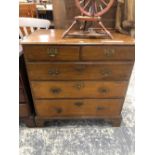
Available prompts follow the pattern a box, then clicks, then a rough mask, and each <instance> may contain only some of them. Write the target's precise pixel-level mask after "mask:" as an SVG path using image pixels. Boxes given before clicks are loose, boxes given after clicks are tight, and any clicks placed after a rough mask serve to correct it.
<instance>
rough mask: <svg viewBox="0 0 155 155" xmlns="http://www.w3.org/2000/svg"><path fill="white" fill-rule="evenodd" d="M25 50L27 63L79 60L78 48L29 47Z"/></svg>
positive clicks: (25, 47)
mask: <svg viewBox="0 0 155 155" xmlns="http://www.w3.org/2000/svg"><path fill="white" fill-rule="evenodd" d="M23 48H24V54H25V58H26V60H27V61H59V60H61V61H72V60H79V47H78V46H49V45H28V46H24V47H23Z"/></svg>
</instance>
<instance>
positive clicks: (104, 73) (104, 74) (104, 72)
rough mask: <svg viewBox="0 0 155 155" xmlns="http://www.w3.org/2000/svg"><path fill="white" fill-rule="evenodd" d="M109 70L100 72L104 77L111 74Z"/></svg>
mask: <svg viewBox="0 0 155 155" xmlns="http://www.w3.org/2000/svg"><path fill="white" fill-rule="evenodd" d="M111 73H112V72H111V71H110V70H102V71H101V74H102V75H103V76H104V77H108V76H110V75H111Z"/></svg>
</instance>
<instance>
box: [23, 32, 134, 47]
mask: <svg viewBox="0 0 155 155" xmlns="http://www.w3.org/2000/svg"><path fill="white" fill-rule="evenodd" d="M63 32H64V30H44V29H40V30H37V31H35V32H34V33H32V34H30V35H29V36H28V37H26V38H25V39H24V40H22V42H21V44H23V45H24V44H25V45H26V44H42V45H46V44H47V45H134V44H135V39H134V38H132V37H130V36H127V35H123V34H119V33H116V32H112V35H113V37H114V39H113V40H111V39H82V38H63V39H62V34H63Z"/></svg>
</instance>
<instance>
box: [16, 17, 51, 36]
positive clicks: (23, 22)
mask: <svg viewBox="0 0 155 155" xmlns="http://www.w3.org/2000/svg"><path fill="white" fill-rule="evenodd" d="M50 26H51V22H50V21H49V20H47V19H38V18H27V17H19V36H20V38H21V39H23V38H24V37H25V36H28V35H29V34H30V33H32V32H34V31H35V30H37V29H41V28H44V29H48V28H49V27H50Z"/></svg>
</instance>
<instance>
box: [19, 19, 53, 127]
mask: <svg viewBox="0 0 155 155" xmlns="http://www.w3.org/2000/svg"><path fill="white" fill-rule="evenodd" d="M50 25H51V23H50V21H48V20H44V19H36V18H27V17H20V18H19V27H20V31H19V32H20V40H22V39H23V38H24V37H27V36H28V35H29V34H30V33H32V32H34V31H35V30H36V29H40V28H46V29H48V28H49V27H50ZM19 47H20V57H19V71H20V76H19V85H20V88H19V117H20V120H22V121H23V122H24V123H25V124H26V125H27V126H29V127H34V126H35V122H34V110H33V109H34V107H33V101H32V96H31V90H30V86H29V82H28V77H27V71H26V68H25V62H24V58H23V51H22V46H21V45H19Z"/></svg>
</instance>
